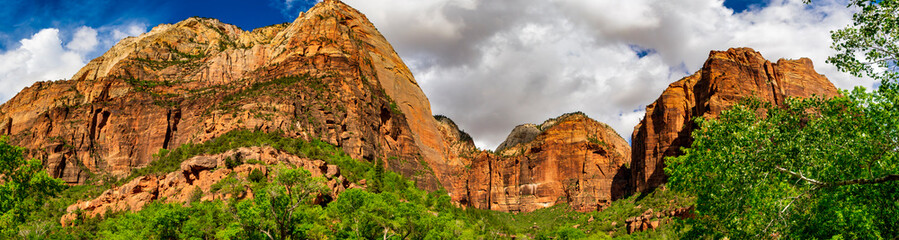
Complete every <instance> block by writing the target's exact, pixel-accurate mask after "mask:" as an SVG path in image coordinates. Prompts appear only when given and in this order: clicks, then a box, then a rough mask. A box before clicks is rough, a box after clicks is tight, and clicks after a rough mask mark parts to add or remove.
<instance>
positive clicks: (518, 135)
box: [494, 123, 541, 153]
mask: <svg viewBox="0 0 899 240" xmlns="http://www.w3.org/2000/svg"><path fill="white" fill-rule="evenodd" d="M540 132H541V131H540V129H538V128H537V125H534V124H532V123H526V124H521V125H518V126H515V128H513V129H512V132H511V133H509V136H507V137H506V140H504V141H503V142H502V143H500V144H499V146H497V147H496V150H494V152H498V153H501V152H503V150H506V149H509V148H512V147H515V146H517V145H518V144H522V143H529V142H531V141H534V138H537V135H540Z"/></svg>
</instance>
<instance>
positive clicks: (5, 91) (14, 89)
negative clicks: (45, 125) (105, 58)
mask: <svg viewBox="0 0 899 240" xmlns="http://www.w3.org/2000/svg"><path fill="white" fill-rule="evenodd" d="M145 29H146V24H141V23H136V24H129V25H126V26H107V27H101V28H99V31H98V29H93V28H90V27H80V28H78V29H75V30H74V33H73V34H72V39H70V40H69V41H68V42H66V43H63V40H62V39H61V37H60V35H61V34H60V30H59V29H55V28H47V29H43V30H41V31H39V32H38V33H36V34H34V35H33V36H31V38H27V39H22V40H20V41H19V43H20V46H18V47H17V48H15V49H11V50H8V51H6V52H2V53H0V103H2V102H6V101H7V100H9V99H10V98H12V97H13V96H15V94H16V93H18V92H19V91H21V90H22V89H23V88H25V87H27V86H30V85H31V84H33V83H34V82H37V81H46V80H59V79H68V78H69V77H71V76H72V75H74V74H75V73H76V72H78V70H79V69H81V67H83V66H84V65H85V64H86V63H87V61H89V60H90V59H91V58H93V57H96V56H99V55H100V54H101V53H102V52H103V51H106V50H107V49H109V48H110V47H111V46H112V45H113V44H114V43H115V42H118V40H121V39H122V38H124V37H125V36H135V35H138V34H140V33H143V32H144V31H145Z"/></svg>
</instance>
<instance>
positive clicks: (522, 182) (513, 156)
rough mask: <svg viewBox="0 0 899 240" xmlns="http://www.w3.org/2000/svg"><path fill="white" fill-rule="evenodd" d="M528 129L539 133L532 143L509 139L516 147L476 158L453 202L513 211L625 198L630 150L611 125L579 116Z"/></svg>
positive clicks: (595, 206)
mask: <svg viewBox="0 0 899 240" xmlns="http://www.w3.org/2000/svg"><path fill="white" fill-rule="evenodd" d="M528 128H536V129H538V131H539V132H538V134H537V135H536V136H534V137H533V138H532V140H530V141H527V142H523V141H519V140H513V141H509V140H507V141H506V142H516V143H515V145H513V146H507V147H505V148H504V149H502V150H501V152H497V153H496V154H493V153H488V152H480V153H478V154H477V155H476V156H473V157H472V160H471V163H470V165H469V166H467V167H466V169H467V171H466V173H467V174H466V175H465V177H463V178H460V179H457V181H460V182H464V184H460V185H464V186H465V188H457V189H456V191H451V192H450V194H451V196H452V198H453V200H454V201H456V202H458V203H460V204H461V205H463V206H469V207H475V208H481V209H491V210H498V211H507V212H530V211H534V210H536V209H540V208H545V207H550V206H553V205H556V204H559V203H568V204H569V205H570V206H571V207H572V208H573V209H575V210H577V211H595V210H600V209H603V208H604V207H606V206H608V205H609V204H611V202H612V201H613V200H615V199H618V198H620V197H622V196H624V194H625V193H626V190H627V189H626V187H627V180H628V179H627V175H628V174H629V172H628V171H627V169H626V168H625V164H627V163H628V162H630V147H628V144H627V142H626V141H625V140H624V139H623V138H621V136H619V135H618V134H617V133H616V132H615V131H614V130H613V129H612V128H611V127H609V126H608V125H606V124H603V123H600V122H597V121H595V120H593V119H590V118H588V117H587V116H586V115H584V114H582V113H573V114H566V115H563V116H561V117H558V118H555V119H550V120H547V121H546V122H545V123H543V124H541V125H540V126H536V125H534V126H530V127H528ZM516 129H518V130H520V128H516ZM539 129H542V130H539ZM519 136H520V134H516V133H515V132H514V131H513V133H512V134H510V138H518V137H519Z"/></svg>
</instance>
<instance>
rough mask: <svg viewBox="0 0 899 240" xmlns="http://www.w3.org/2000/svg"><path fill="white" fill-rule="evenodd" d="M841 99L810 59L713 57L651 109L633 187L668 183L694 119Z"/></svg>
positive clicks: (745, 52) (638, 130) (636, 147)
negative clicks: (757, 104) (795, 101)
mask: <svg viewBox="0 0 899 240" xmlns="http://www.w3.org/2000/svg"><path fill="white" fill-rule="evenodd" d="M838 94H839V92H838V91H837V89H836V88H835V87H834V85H833V84H832V83H830V81H828V80H827V78H825V77H824V76H823V75H821V74H818V73H817V72H815V70H814V67H813V66H812V62H811V60H809V59H807V58H802V59H798V60H783V59H781V60H778V61H777V63H772V62H769V61H767V60H765V58H763V57H762V55H761V54H760V53H758V52H756V51H754V50H752V49H748V48H735V49H729V50H727V51H712V52H711V53H710V54H709V59H708V60H707V61H706V62H705V64H704V65H703V67H702V69H701V70H699V71H698V72H696V73H695V74H693V75H691V76H688V77H685V78H683V79H681V80H679V81H677V82H674V83H672V84H671V85H669V86H668V89H666V90H665V91H664V92H663V93H662V95H661V96H660V97H659V98H658V99H657V100H656V101H655V102H654V103H652V104H650V105H648V106H646V115H645V116H644V117H643V120H642V121H641V122H640V124H639V125H637V126H636V127H634V133H633V135H632V141H631V142H632V143H633V147H632V150H633V152H632V156H631V159H632V162H631V164H630V167H631V179H632V182H631V187H632V188H633V190H634V191H636V192H641V191H645V190H648V189H652V188H655V187H657V186H659V185H660V184H662V183H665V181H666V180H667V176H666V175H665V173H664V168H665V163H664V158H665V157H668V156H677V155H680V154H681V150H680V148H682V147H688V146H690V144H691V143H692V140H693V139H692V137H691V133H692V132H693V130H694V129H696V125H695V124H694V123H693V120H692V119H693V118H694V117H700V116H701V117H706V118H710V117H716V116H718V114H720V113H721V111H723V110H726V109H727V108H728V107H730V106H732V105H734V104H736V103H737V102H739V101H740V100H742V99H743V98H746V97H750V96H753V97H757V98H759V99H760V100H762V101H765V102H770V103H772V104H782V103H783V102H784V100H785V99H787V98H791V97H812V96H819V97H832V96H836V95H838Z"/></svg>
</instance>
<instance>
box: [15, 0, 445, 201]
mask: <svg viewBox="0 0 899 240" xmlns="http://www.w3.org/2000/svg"><path fill="white" fill-rule="evenodd" d="M69 113H72V114H69ZM74 113H77V114H74ZM81 123H84V124H81ZM436 124H437V123H436V122H435V121H434V120H433V117H432V114H431V109H430V103H429V101H428V99H427V97H426V96H425V95H424V93H423V92H422V90H421V89H420V88H419V87H418V85H417V83H416V82H415V80H414V77H413V76H412V73H411V72H410V71H409V69H408V67H406V65H405V63H403V61H402V59H400V57H399V56H398V55H397V54H396V52H395V51H394V50H393V47H392V46H390V43H388V42H387V40H386V39H384V37H383V36H382V35H381V34H380V33H379V32H378V31H377V29H376V28H375V27H374V25H373V24H371V23H370V22H368V19H367V18H366V17H365V15H363V14H362V13H360V12H359V11H356V10H355V9H353V8H351V7H350V6H348V5H346V4H343V3H342V2H340V1H323V2H320V3H318V4H316V6H315V7H313V8H312V9H310V10H309V11H307V12H305V13H302V14H300V16H299V17H298V18H297V19H296V20H295V21H294V22H292V23H288V24H276V25H272V26H267V27H262V28H258V29H254V30H252V31H245V30H242V29H240V28H238V27H236V26H234V25H230V24H225V23H222V22H221V21H219V20H217V19H211V18H200V17H191V18H188V19H185V20H183V21H180V22H177V23H173V24H161V25H159V26H156V27H154V28H153V29H152V31H150V32H148V33H144V34H141V35H140V36H137V37H131V38H127V39H124V40H122V41H120V42H119V43H117V44H116V45H115V46H113V47H112V48H111V49H110V50H109V51H107V52H106V53H104V54H103V55H102V56H100V57H98V58H96V59H93V60H92V61H90V63H88V64H87V65H86V66H85V67H84V68H82V69H81V70H80V71H79V72H78V73H77V74H75V75H74V77H73V80H71V81H58V82H53V83H48V84H45V85H40V86H39V87H32V88H28V89H26V90H25V91H23V92H22V93H20V94H19V96H17V97H15V98H13V99H11V100H10V101H9V102H7V103H6V104H4V105H2V106H0V125H2V126H3V127H2V129H0V130H2V131H4V133H6V134H8V135H12V136H13V140H14V142H15V143H17V144H19V145H22V146H24V147H27V148H30V149H41V150H42V151H45V152H46V156H48V157H46V159H45V160H46V161H45V162H47V163H48V165H49V168H51V174H52V175H53V176H55V177H60V178H63V179H64V180H66V181H68V182H71V183H80V182H83V181H84V180H85V179H84V177H85V176H87V175H88V173H90V172H93V173H98V172H106V173H110V174H112V175H115V176H121V175H123V174H127V173H129V172H130V170H131V169H132V168H137V167H143V166H146V164H148V163H149V162H150V161H151V160H152V157H151V156H152V153H155V152H157V151H158V150H159V149H170V148H174V147H177V146H180V145H181V144H185V143H191V142H193V143H198V142H204V141H207V140H209V139H213V138H216V137H218V136H221V135H223V134H226V133H228V132H230V131H234V130H237V129H256V130H258V131H280V132H283V133H285V134H287V135H289V136H291V137H298V138H304V139H307V140H312V139H320V140H322V141H325V142H328V143H331V144H334V145H336V146H338V147H341V148H343V149H344V151H345V152H347V153H348V154H349V155H350V156H352V157H354V158H357V159H364V160H368V161H375V160H376V159H388V160H387V162H386V163H384V164H385V166H386V167H388V168H390V169H391V170H394V171H397V172H400V173H403V174H405V175H406V176H407V177H410V178H411V179H413V180H416V181H417V182H419V184H420V185H422V186H423V188H425V189H436V188H437V186H439V184H440V183H439V182H438V181H437V178H435V174H418V170H420V169H425V168H427V167H426V166H422V164H423V163H427V164H430V165H431V166H440V165H443V164H444V159H445V157H444V154H445V151H444V150H445V148H444V145H443V140H442V138H441V136H440V132H439V131H438V128H437V126H436ZM30 129H35V130H38V129H39V131H34V132H39V134H32V135H27V134H26V133H27V132H31V130H30ZM59 144H62V145H60V146H72V147H71V148H49V147H50V146H57V145H59ZM70 162H81V163H84V164H73V163H70Z"/></svg>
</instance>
